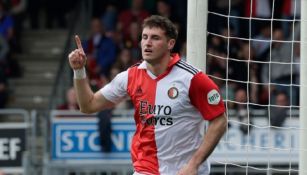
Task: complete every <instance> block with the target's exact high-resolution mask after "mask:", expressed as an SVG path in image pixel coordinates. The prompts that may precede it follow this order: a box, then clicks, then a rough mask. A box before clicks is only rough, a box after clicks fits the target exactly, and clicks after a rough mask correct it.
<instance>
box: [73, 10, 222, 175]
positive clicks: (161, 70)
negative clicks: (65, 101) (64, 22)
mask: <svg viewBox="0 0 307 175" xmlns="http://www.w3.org/2000/svg"><path fill="white" fill-rule="evenodd" d="M177 35H178V32H177V30H176V27H175V26H174V24H173V23H172V22H171V21H170V20H168V19H167V18H164V17H161V16H156V15H153V16H151V17H148V18H147V19H145V20H144V23H143V31H142V40H141V48H142V57H143V61H142V62H141V63H140V64H137V65H134V66H132V67H130V68H129V69H128V70H126V71H124V72H121V73H119V74H118V75H117V76H116V77H115V78H114V79H113V80H112V81H111V82H110V83H109V84H108V85H106V86H105V87H103V88H102V89H101V90H99V91H98V92H96V93H93V92H92V90H91V89H90V86H89V85H88V82H87V80H86V73H85V68H84V66H85V63H86V56H85V54H84V51H83V48H82V45H81V42H80V39H79V37H78V36H76V38H75V39H76V43H77V46H78V49H75V50H74V51H72V52H71V53H70V54H69V62H70V66H71V68H72V69H73V70H74V86H75V88H76V91H77V96H78V101H79V106H80V110H81V112H84V113H94V112H98V111H101V110H104V109H107V108H110V107H112V106H114V105H115V104H117V103H119V102H120V101H121V100H123V99H125V98H126V97H127V96H129V97H130V98H131V100H132V102H133V105H134V108H135V114H134V120H135V123H136V132H135V134H134V137H133V140H132V145H131V157H132V162H133V167H134V170H135V173H134V175H158V174H161V175H174V174H178V175H187V174H189V175H191V174H202V175H204V174H205V175H206V174H209V172H210V165H209V162H208V161H207V159H208V157H209V155H210V154H211V153H212V151H213V150H214V148H215V146H216V145H217V143H218V142H219V140H220V138H221V137H222V136H223V134H224V132H225V130H226V125H227V120H226V116H225V113H224V112H225V108H224V104H223V100H222V98H221V95H220V93H219V90H218V87H217V86H216V85H215V84H214V83H213V81H212V80H211V79H209V78H208V76H207V75H205V74H204V73H202V72H201V71H199V70H198V69H196V68H194V67H193V66H191V65H189V64H187V63H185V62H183V61H181V60H180V58H179V56H178V55H177V54H171V50H172V49H173V47H174V45H175V42H176V39H177ZM204 119H205V120H209V121H210V125H209V127H208V130H207V132H206V134H205V135H204V136H203V134H201V132H200V131H201V130H202V129H203V122H202V121H203V120H204Z"/></svg>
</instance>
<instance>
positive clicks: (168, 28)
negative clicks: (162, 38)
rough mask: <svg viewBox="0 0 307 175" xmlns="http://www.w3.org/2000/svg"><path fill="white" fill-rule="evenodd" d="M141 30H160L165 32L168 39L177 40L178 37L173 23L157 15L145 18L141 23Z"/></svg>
mask: <svg viewBox="0 0 307 175" xmlns="http://www.w3.org/2000/svg"><path fill="white" fill-rule="evenodd" d="M142 27H143V29H144V28H145V27H150V28H152V27H157V28H161V29H162V30H164V31H165V35H166V36H167V37H168V38H170V39H175V40H176V39H177V37H178V30H177V28H176V26H175V25H174V23H172V21H171V20H169V19H168V18H166V17H163V16H159V15H152V16H150V17H148V18H146V19H145V20H144V22H143V26H142Z"/></svg>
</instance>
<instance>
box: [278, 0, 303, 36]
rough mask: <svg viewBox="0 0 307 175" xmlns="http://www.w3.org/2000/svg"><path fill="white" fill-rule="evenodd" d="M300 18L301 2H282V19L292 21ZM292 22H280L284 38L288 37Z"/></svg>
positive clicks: (294, 0) (297, 0)
mask: <svg viewBox="0 0 307 175" xmlns="http://www.w3.org/2000/svg"><path fill="white" fill-rule="evenodd" d="M300 16H301V0H283V6H282V18H284V19H288V20H293V19H299V18H300ZM292 23H293V22H292V21H291V22H282V29H283V32H284V34H285V37H288V36H289V34H290V32H291V30H290V29H291V28H292Z"/></svg>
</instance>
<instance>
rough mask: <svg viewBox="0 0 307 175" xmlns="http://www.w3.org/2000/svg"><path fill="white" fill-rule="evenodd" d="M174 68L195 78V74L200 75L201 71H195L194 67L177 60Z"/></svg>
mask: <svg viewBox="0 0 307 175" xmlns="http://www.w3.org/2000/svg"><path fill="white" fill-rule="evenodd" d="M175 66H177V67H178V68H179V69H181V70H183V71H184V72H186V73H189V74H192V75H193V76H195V75H196V74H198V73H200V72H201V71H200V70H199V69H197V68H196V67H194V66H192V65H190V64H188V63H186V62H185V61H182V60H179V61H178V62H177V63H176V64H175Z"/></svg>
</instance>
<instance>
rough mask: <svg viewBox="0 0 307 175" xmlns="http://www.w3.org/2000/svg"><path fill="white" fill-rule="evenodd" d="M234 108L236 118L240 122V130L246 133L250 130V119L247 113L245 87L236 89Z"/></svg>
mask: <svg viewBox="0 0 307 175" xmlns="http://www.w3.org/2000/svg"><path fill="white" fill-rule="evenodd" d="M235 101H236V102H237V103H236V104H235V109H236V111H237V116H238V120H239V122H240V130H241V132H242V133H243V134H244V135H246V134H248V132H250V129H251V127H250V124H251V123H252V122H251V119H250V118H249V115H248V111H247V108H248V105H247V94H246V90H245V89H238V90H237V91H236V94H235ZM248 128H249V129H248Z"/></svg>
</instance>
